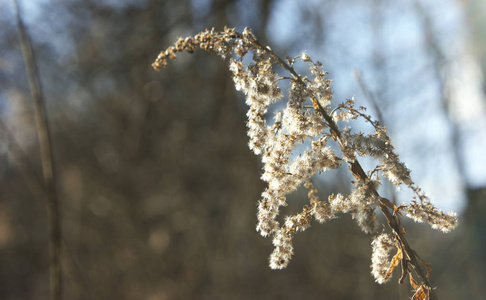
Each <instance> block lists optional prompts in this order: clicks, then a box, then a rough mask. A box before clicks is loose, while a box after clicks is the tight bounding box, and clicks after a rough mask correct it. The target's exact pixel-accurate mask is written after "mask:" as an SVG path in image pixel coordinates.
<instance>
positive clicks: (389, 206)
mask: <svg viewBox="0 0 486 300" xmlns="http://www.w3.org/2000/svg"><path fill="white" fill-rule="evenodd" d="M380 202H381V204H383V205H385V206H386V207H388V208H390V209H393V212H394V213H395V214H398V215H400V216H402V217H403V215H402V213H401V212H400V210H399V209H398V207H397V206H396V205H395V204H393V203H392V202H391V201H390V200H388V199H386V198H383V197H381V198H380Z"/></svg>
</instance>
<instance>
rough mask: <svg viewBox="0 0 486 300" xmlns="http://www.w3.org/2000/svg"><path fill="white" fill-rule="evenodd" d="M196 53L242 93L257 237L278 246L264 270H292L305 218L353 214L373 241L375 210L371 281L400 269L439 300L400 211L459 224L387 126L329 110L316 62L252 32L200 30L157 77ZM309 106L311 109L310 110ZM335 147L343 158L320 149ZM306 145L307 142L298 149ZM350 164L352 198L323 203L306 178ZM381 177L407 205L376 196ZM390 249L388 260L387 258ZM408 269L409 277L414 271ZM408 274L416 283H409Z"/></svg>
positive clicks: (443, 226) (445, 225)
mask: <svg viewBox="0 0 486 300" xmlns="http://www.w3.org/2000/svg"><path fill="white" fill-rule="evenodd" d="M197 47H200V48H201V49H203V50H205V51H208V52H210V53H215V54H217V55H219V56H221V57H223V58H225V57H226V56H232V58H230V70H231V71H232V72H233V80H234V82H235V87H236V89H237V90H240V91H242V92H244V93H245V94H246V102H247V104H248V105H249V107H250V108H249V111H248V113H247V116H248V123H247V126H248V136H249V138H250V142H249V147H250V149H251V150H253V152H254V153H255V154H262V161H263V163H264V167H263V169H264V173H263V175H262V179H263V180H264V181H265V182H267V183H268V187H267V189H266V190H265V191H264V192H263V193H262V199H261V200H260V201H259V204H258V225H257V230H258V231H259V232H260V233H261V235H262V236H264V237H266V236H272V237H273V244H274V246H275V249H274V252H273V253H272V254H271V256H270V267H271V268H273V269H282V268H285V267H286V266H287V265H288V263H289V262H290V260H291V258H292V255H293V252H294V248H293V245H292V238H293V236H294V235H295V234H296V233H297V232H299V231H304V230H306V229H307V228H308V227H310V222H311V220H312V218H314V219H316V220H317V221H318V222H320V223H323V222H326V221H327V220H330V219H332V218H335V217H336V215H337V214H340V213H350V214H351V215H352V217H353V218H354V219H356V221H357V223H358V225H359V226H360V227H361V229H362V230H363V231H364V232H366V233H375V231H376V227H377V226H376V216H375V210H376V209H378V210H379V211H381V212H382V214H383V215H384V216H385V218H386V220H387V224H388V227H389V229H390V231H391V233H381V234H377V235H376V237H375V239H374V241H373V243H372V249H373V255H372V265H371V268H372V274H373V276H374V277H375V279H376V281H377V282H378V283H384V282H387V281H388V280H389V279H390V278H391V275H392V272H393V270H394V269H396V267H397V266H398V265H399V264H400V266H401V277H400V279H399V283H401V284H402V283H403V282H404V281H405V279H406V277H407V276H409V280H410V284H411V286H412V288H413V290H414V295H413V299H414V300H418V299H420V300H422V299H437V296H436V294H435V291H434V289H433V288H432V286H431V285H430V282H429V276H430V272H431V267H430V265H429V264H428V263H427V262H425V261H424V260H422V259H421V258H420V257H419V256H418V254H417V253H416V252H415V251H414V250H413V249H412V248H411V246H410V244H409V243H408V241H407V239H406V238H405V230H404V228H403V227H402V226H401V218H402V217H403V214H402V211H403V212H404V213H405V214H406V216H407V217H410V218H412V219H414V220H415V221H417V222H427V223H429V224H430V225H431V226H432V228H434V229H438V230H441V231H443V232H449V231H451V230H452V229H453V228H454V227H455V226H456V224H457V218H456V215H455V213H443V212H441V211H440V210H438V209H437V208H435V207H434V206H433V205H432V203H431V202H430V201H429V199H428V198H427V197H426V196H425V194H424V193H423V192H422V191H421V189H420V188H419V187H417V186H416V185H415V183H414V182H413V181H412V179H411V176H410V170H409V169H407V168H406V166H405V164H404V163H402V162H401V161H400V160H399V157H398V154H396V152H395V150H394V148H393V146H392V144H391V141H390V138H389V137H388V135H387V133H386V128H385V127H384V126H382V125H381V123H380V122H378V121H373V120H372V118H371V116H369V115H366V114H365V113H364V112H365V109H364V108H359V109H355V106H354V105H355V104H354V100H352V99H350V100H347V101H345V102H343V103H340V104H338V105H337V106H336V107H335V108H334V109H331V102H334V100H333V96H332V92H331V81H330V80H329V79H327V78H326V75H327V74H326V72H324V71H322V64H321V63H319V62H313V61H312V59H311V58H310V57H309V56H308V55H307V54H305V53H303V54H301V55H299V56H297V57H294V58H287V60H283V59H281V58H280V57H279V56H278V55H276V54H275V53H274V52H273V51H272V50H271V49H270V48H269V47H264V46H262V45H261V44H260V43H259V42H258V41H257V39H256V38H255V36H254V35H253V34H252V32H251V31H250V30H249V29H247V28H245V30H244V31H243V32H242V33H239V32H236V31H235V30H234V29H231V28H225V29H224V31H222V32H216V31H215V30H214V29H212V30H206V31H204V32H201V33H199V34H197V35H196V36H194V37H188V38H185V39H184V38H180V39H179V40H178V41H177V42H176V43H175V45H174V46H172V47H169V48H167V49H166V50H165V51H162V52H161V53H160V54H159V56H158V57H157V59H156V61H155V62H154V63H153V64H152V66H153V67H154V68H155V69H156V70H159V69H160V68H163V67H165V66H166V65H167V61H168V59H175V58H176V57H177V52H183V51H186V52H189V53H192V52H194V51H195V50H196V49H197ZM250 52H252V53H253V61H252V62H251V63H250V64H249V65H248V66H245V65H244V64H243V57H244V56H245V55H247V54H248V53H250ZM297 59H300V60H302V61H303V62H306V63H309V64H310V71H311V74H312V77H311V78H308V77H307V76H302V75H299V74H298V73H297V72H296V71H295V69H294V67H293V65H294V63H295V61H296V60H297ZM274 66H281V67H283V68H284V69H285V70H286V71H287V72H288V73H289V74H290V75H291V76H290V77H288V76H280V75H279V74H277V73H276V72H274V71H273V68H274ZM282 80H290V83H289V88H288V96H287V98H288V101H287V106H286V107H285V108H284V109H283V110H282V111H278V112H276V113H275V121H274V123H273V124H272V125H267V120H266V118H265V114H266V113H267V109H268V105H269V104H271V103H273V102H275V101H277V100H279V99H280V98H282V97H283V95H282V93H281V90H280V88H279V85H278V83H279V82H280V81H282ZM306 103H307V104H312V106H311V107H313V108H314V109H313V110H309V109H308V107H309V106H308V105H304V104H306ZM358 118H361V119H364V120H365V121H366V122H368V123H369V124H371V125H372V127H373V128H374V132H373V133H371V134H368V135H365V134H363V133H361V132H358V133H354V132H353V131H352V129H351V128H350V127H344V128H342V129H341V128H340V127H339V126H338V122H340V123H342V122H347V121H349V120H355V119H358ZM331 140H333V141H335V142H336V143H337V144H338V145H339V148H340V150H341V157H338V156H337V155H336V154H335V151H334V150H332V148H330V147H328V146H327V143H328V141H331ZM305 141H308V142H310V144H311V147H310V149H308V150H306V151H304V152H303V153H301V155H299V156H298V157H296V156H295V153H294V152H293V150H294V149H295V148H296V146H298V145H302V144H303V143H304V142H305ZM304 145H308V144H304ZM359 156H370V157H372V158H374V159H375V160H376V161H378V163H379V164H378V165H377V166H376V168H375V169H374V170H371V171H370V172H365V171H364V170H363V168H362V166H361V164H360V163H359V161H358V157H359ZM341 164H347V165H348V167H349V169H350V171H351V173H352V174H353V175H354V177H355V178H356V181H353V182H352V183H353V189H352V192H351V194H350V195H348V196H344V195H341V194H337V195H331V196H330V197H329V199H328V201H320V200H319V198H318V196H317V191H316V189H315V188H314V186H313V185H312V182H311V180H310V179H311V177H312V176H314V175H315V174H316V173H319V172H324V171H326V170H333V169H337V168H338V167H339V166H340V165H341ZM382 179H386V180H388V181H390V182H391V183H392V184H394V185H396V186H397V187H398V186H401V185H405V186H406V187H408V188H409V189H411V190H412V191H413V192H414V199H413V200H412V201H411V203H410V204H409V205H400V206H399V207H397V206H395V205H394V204H393V203H392V202H390V201H389V200H388V199H386V198H383V197H381V196H380V195H379V194H378V187H379V186H380V184H381V180H382ZM301 185H304V186H305V187H306V188H307V189H308V190H309V193H308V198H309V204H307V205H304V207H303V208H302V212H300V213H298V214H296V215H293V216H287V217H286V218H285V222H284V223H283V224H280V223H279V221H278V220H277V216H278V213H279V208H280V207H281V206H285V205H287V202H286V196H287V195H288V194H289V193H291V192H293V191H295V190H296V189H297V188H298V187H299V186H301ZM394 250H396V254H395V255H394V256H393V258H392V259H391V260H390V259H389V257H388V256H389V254H390V253H392V251H394ZM412 271H413V272H412ZM414 274H415V275H414Z"/></svg>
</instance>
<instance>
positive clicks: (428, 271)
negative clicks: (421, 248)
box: [419, 257, 432, 278]
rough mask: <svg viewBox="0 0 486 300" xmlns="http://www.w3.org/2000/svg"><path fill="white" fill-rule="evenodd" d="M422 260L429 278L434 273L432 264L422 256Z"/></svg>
mask: <svg viewBox="0 0 486 300" xmlns="http://www.w3.org/2000/svg"><path fill="white" fill-rule="evenodd" d="M419 258H420V257H419ZM420 262H421V263H422V265H424V266H425V268H426V269H427V278H429V277H430V274H431V273H432V265H431V264H430V263H428V262H426V261H425V260H423V259H421V258H420Z"/></svg>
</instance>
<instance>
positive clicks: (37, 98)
mask: <svg viewBox="0 0 486 300" xmlns="http://www.w3.org/2000/svg"><path fill="white" fill-rule="evenodd" d="M13 2H14V6H15V14H16V21H17V28H18V31H19V39H20V47H21V49H22V55H23V57H24V61H25V68H26V71H27V76H28V80H29V86H30V91H31V94H32V100H33V102H34V113H35V121H36V127H37V134H38V137H39V144H40V153H41V161H42V171H43V177H44V185H45V190H46V193H47V197H46V199H47V201H46V203H47V216H48V222H49V256H50V289H51V299H52V300H58V299H61V291H62V289H61V217H60V214H59V205H58V196H57V192H56V177H55V175H54V166H53V155H52V151H51V141H50V135H49V126H48V122H47V116H46V112H45V109H44V100H43V96H42V89H41V86H40V82H39V76H38V72H37V67H36V64H35V59H34V53H33V52H32V47H31V43H30V39H29V36H28V34H27V31H26V30H25V27H24V24H23V22H22V20H21V17H20V11H19V7H18V3H17V1H15V0H14V1H13Z"/></svg>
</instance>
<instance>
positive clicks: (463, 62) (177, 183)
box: [0, 0, 486, 300]
mask: <svg viewBox="0 0 486 300" xmlns="http://www.w3.org/2000/svg"><path fill="white" fill-rule="evenodd" d="M485 3H486V2H484V1H482V0H423V1H419V0H417V1H407V0H398V1H386V0H359V1H358V0H342V1H326V0H310V1H291V0H263V1H257V0H192V1H189V0H164V1H156V0H122V1H120V0H104V1H91V0H89V1H81V0H66V1H55V0H42V1H28V0H19V6H20V14H21V17H22V18H23V20H24V22H25V25H26V27H27V31H28V33H29V34H30V36H31V39H32V47H33V51H34V53H35V56H36V61H37V65H38V67H39V76H40V81H41V85H42V89H43V93H44V97H45V101H46V106H47V115H48V119H49V122H50V129H51V133H52V147H53V153H54V159H55V170H56V172H57V182H58V186H57V188H58V192H59V199H60V204H61V214H62V244H63V252H62V270H63V281H64V282H63V283H64V286H63V288H64V291H63V294H64V297H65V299H150V300H155V299H409V297H410V296H411V294H410V287H409V285H408V284H404V285H403V286H400V285H399V284H398V283H397V280H398V277H399V274H398V272H395V274H394V277H393V279H392V281H391V282H390V283H388V284H385V285H382V286H380V285H378V284H376V283H375V282H374V280H373V278H372V276H371V275H370V267H369V266H370V263H371V261H370V255H371V247H370V243H371V241H372V236H368V235H366V234H364V233H362V232H361V231H360V229H359V228H358V226H357V225H356V224H355V223H354V221H353V220H351V219H350V217H349V216H343V217H342V218H340V219H336V220H332V221H330V222H328V223H326V224H324V225H318V224H314V226H313V227H311V228H310V229H309V230H307V231H306V232H305V233H300V234H298V235H296V237H295V239H294V245H295V255H294V258H293V261H292V262H291V264H290V266H289V267H288V268H287V269H285V270H281V271H274V270H270V269H269V267H268V262H267V259H268V256H269V254H270V252H271V251H272V248H273V246H272V244H271V239H264V238H262V237H261V236H260V235H259V233H257V232H256V231H255V226H256V203H257V200H258V199H259V197H260V193H261V192H262V191H263V189H264V187H265V186H264V183H263V182H261V181H260V179H259V177H260V174H261V164H260V158H259V157H257V156H254V155H253V154H252V153H251V152H250V151H249V149H248V147H247V136H246V128H245V113H246V107H245V105H244V101H243V96H242V95H241V94H238V93H236V92H235V90H234V87H233V85H232V80H231V77H230V72H229V71H228V70H227V66H226V64H225V62H224V61H222V60H221V59H219V58H217V57H212V56H210V55H208V54H206V53H203V52H201V51H197V52H196V54H193V55H189V54H183V55H179V57H178V59H177V61H175V62H170V63H169V65H168V67H167V68H166V69H164V70H163V71H161V72H159V73H157V72H155V71H154V70H153V69H152V68H151V67H150V64H151V63H152V62H153V60H154V59H155V58H156V56H157V55H158V53H159V51H160V50H162V49H165V48H166V47H168V46H170V45H172V43H173V42H174V41H175V40H176V39H177V38H178V37H180V36H187V35H194V34H196V33H197V32H199V31H203V30H204V29H205V28H211V27H215V28H216V29H222V28H223V26H224V25H227V26H229V27H236V28H237V29H238V30H242V29H243V28H244V27H246V26H247V27H250V28H252V29H253V32H254V33H255V35H256V36H257V37H258V39H259V40H260V41H261V42H262V43H265V44H268V45H270V46H271V47H272V49H273V50H274V51H275V52H277V53H278V54H280V55H281V56H282V57H285V56H287V55H289V56H293V55H298V54H300V53H301V52H302V51H306V53H308V54H309V55H310V56H311V57H312V58H313V59H314V60H319V61H321V62H322V63H323V65H324V69H325V70H327V71H328V72H329V77H330V78H333V79H334V81H333V91H334V96H335V101H336V103H339V102H341V101H344V100H345V99H347V98H351V97H353V96H354V97H355V99H356V101H357V105H358V106H366V107H368V108H369V109H368V112H369V113H370V114H371V115H372V116H373V117H374V118H379V119H381V120H382V122H383V123H384V124H385V125H386V127H387V129H388V132H389V135H390V136H391V139H392V141H393V142H394V145H395V147H396V150H397V152H398V153H399V154H400V157H401V159H402V160H403V161H404V162H405V163H406V164H407V166H408V167H409V168H410V169H411V170H412V175H413V177H414V181H415V182H416V183H417V184H418V185H420V186H422V187H423V189H424V190H425V191H427V193H428V194H429V196H430V198H431V200H432V202H433V203H435V204H436V206H438V207H439V208H441V209H442V210H445V211H450V210H454V211H457V212H458V213H459V222H460V223H459V226H458V228H457V229H456V230H455V231H454V232H452V233H450V234H443V233H440V232H437V231H435V230H432V229H431V228H430V227H429V226H428V225H423V224H414V223H410V222H408V221H404V222H405V225H404V226H405V228H407V233H408V238H409V241H410V243H411V245H412V247H413V248H414V249H415V250H416V251H417V252H418V253H419V254H420V255H421V257H422V258H423V259H425V260H426V261H428V262H430V263H431V264H432V266H433V270H432V277H431V283H432V285H433V286H437V295H438V297H439V298H440V299H483V298H484V295H485V293H486V286H485V285H484V282H485V281H486V276H485V275H486V271H485V268H486V171H485V167H486V160H485V157H484V154H485V150H484V149H485V147H486V98H485V87H486V85H485V83H486V81H485V79H484V74H485V72H486V4H485ZM302 70H304V69H302ZM0 114H1V115H0V117H1V123H2V124H3V125H2V127H3V128H2V130H1V131H0V298H1V299H9V300H11V299H48V298H49V251H48V249H49V248H48V225H47V216H46V208H45V202H44V200H43V198H42V197H41V196H40V195H39V193H40V192H39V190H38V189H37V188H36V185H35V184H33V183H32V182H33V181H35V179H36V178H40V177H41V174H42V169H41V164H40V154H39V142H38V138H37V132H36V127H35V122H34V117H33V115H34V114H33V104H32V98H31V95H30V90H29V85H28V81H27V76H26V72H25V64H24V61H23V59H22V54H21V51H20V45H19V38H18V32H17V26H16V22H15V15H14V7H13V4H12V2H11V1H1V2H0ZM370 166H371V167H373V166H372V165H370ZM343 169H345V168H343ZM344 171H345V172H339V171H335V172H332V173H329V174H327V175H326V174H324V175H323V176H321V177H317V178H315V181H316V186H317V187H318V189H319V190H320V193H321V196H322V199H325V197H326V196H327V195H328V194H330V193H333V192H346V191H347V190H349V187H350V186H349V185H350V183H349V180H350V177H349V174H348V173H349V172H346V170H344ZM382 193H383V195H385V196H387V197H390V198H392V199H395V201H397V202H398V203H402V202H408V201H410V194H407V192H406V191H404V192H395V191H394V189H393V188H389V187H387V186H386V185H385V186H384V188H383V191H382ZM305 201H306V195H305V192H304V191H298V192H296V193H295V194H294V195H292V196H291V197H290V199H289V202H290V205H289V206H288V207H287V208H285V209H284V210H283V211H282V215H285V214H288V213H292V212H294V211H298V210H299V209H300V208H301V207H302V205H303V204H304V203H305Z"/></svg>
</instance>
